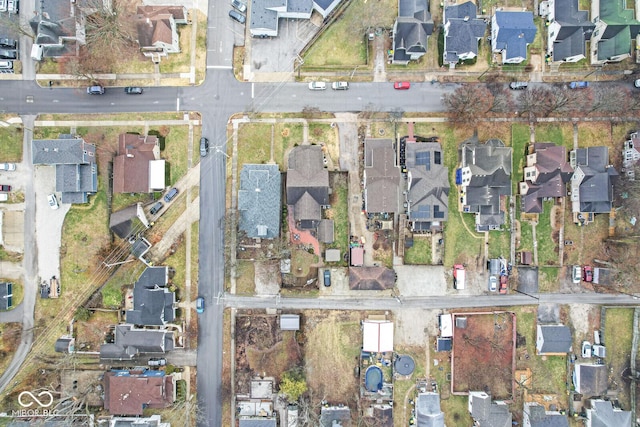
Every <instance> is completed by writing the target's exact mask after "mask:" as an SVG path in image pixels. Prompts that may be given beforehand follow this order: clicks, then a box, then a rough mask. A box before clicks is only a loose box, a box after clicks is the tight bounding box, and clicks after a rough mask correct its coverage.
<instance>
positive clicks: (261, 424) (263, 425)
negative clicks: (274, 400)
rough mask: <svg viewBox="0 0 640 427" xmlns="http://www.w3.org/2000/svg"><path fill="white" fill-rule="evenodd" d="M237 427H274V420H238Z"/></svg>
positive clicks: (256, 418)
mask: <svg viewBox="0 0 640 427" xmlns="http://www.w3.org/2000/svg"><path fill="white" fill-rule="evenodd" d="M238 425H239V427H276V419H275V418H258V417H255V418H240V420H239V422H238Z"/></svg>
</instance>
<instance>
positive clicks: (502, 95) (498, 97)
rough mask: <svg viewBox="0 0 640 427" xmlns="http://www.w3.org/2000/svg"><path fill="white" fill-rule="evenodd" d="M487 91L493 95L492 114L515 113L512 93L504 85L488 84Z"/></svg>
mask: <svg viewBox="0 0 640 427" xmlns="http://www.w3.org/2000/svg"><path fill="white" fill-rule="evenodd" d="M487 89H488V90H489V92H491V95H493V104H492V105H491V112H492V113H508V112H511V111H513V97H512V96H511V91H510V90H509V89H507V88H506V87H505V86H504V84H502V83H494V82H491V83H487Z"/></svg>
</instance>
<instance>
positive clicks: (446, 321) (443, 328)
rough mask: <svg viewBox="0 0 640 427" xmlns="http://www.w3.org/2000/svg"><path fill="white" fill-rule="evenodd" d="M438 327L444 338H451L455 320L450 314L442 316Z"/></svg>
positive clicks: (439, 318)
mask: <svg viewBox="0 0 640 427" xmlns="http://www.w3.org/2000/svg"><path fill="white" fill-rule="evenodd" d="M438 326H439V328H440V336H441V337H442V338H451V337H452V336H453V319H452V316H451V315H450V314H441V315H440V316H439V317H438Z"/></svg>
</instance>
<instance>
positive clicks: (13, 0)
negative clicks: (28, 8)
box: [7, 0, 19, 13]
mask: <svg viewBox="0 0 640 427" xmlns="http://www.w3.org/2000/svg"><path fill="white" fill-rule="evenodd" d="M18 5H19V3H18V0H9V2H8V3H7V11H8V12H9V13H18V12H19V6H18Z"/></svg>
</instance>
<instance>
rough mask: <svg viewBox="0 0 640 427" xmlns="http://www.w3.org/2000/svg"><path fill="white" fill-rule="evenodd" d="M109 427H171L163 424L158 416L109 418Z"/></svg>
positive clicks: (167, 423) (168, 424)
mask: <svg viewBox="0 0 640 427" xmlns="http://www.w3.org/2000/svg"><path fill="white" fill-rule="evenodd" d="M109 427H171V423H169V422H163V421H162V417H161V416H160V415H158V414H154V415H150V416H148V417H140V418H139V417H113V416H112V417H111V419H110V420H109Z"/></svg>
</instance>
